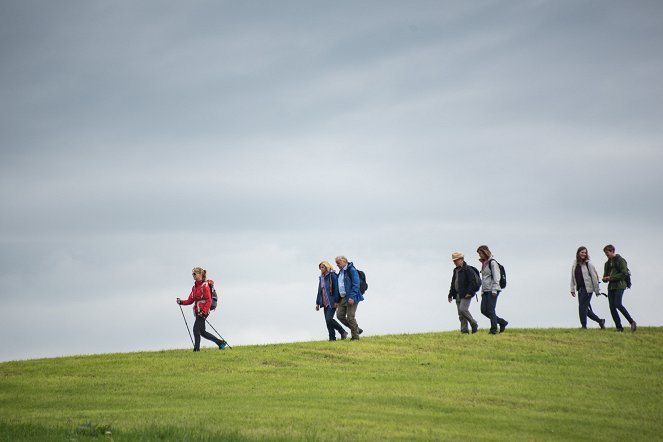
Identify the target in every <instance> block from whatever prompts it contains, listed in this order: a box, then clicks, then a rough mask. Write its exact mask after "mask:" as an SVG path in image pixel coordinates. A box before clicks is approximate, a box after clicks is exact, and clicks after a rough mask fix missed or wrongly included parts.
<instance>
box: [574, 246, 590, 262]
mask: <svg viewBox="0 0 663 442" xmlns="http://www.w3.org/2000/svg"><path fill="white" fill-rule="evenodd" d="M587 261H589V252H587V247H585V246H580V247H578V250H576V262H577V263H583V262H587Z"/></svg>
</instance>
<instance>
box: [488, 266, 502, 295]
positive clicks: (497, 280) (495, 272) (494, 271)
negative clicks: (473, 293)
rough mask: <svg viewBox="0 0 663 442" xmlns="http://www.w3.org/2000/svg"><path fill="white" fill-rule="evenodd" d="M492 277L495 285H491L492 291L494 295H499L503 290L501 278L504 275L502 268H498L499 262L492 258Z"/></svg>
mask: <svg viewBox="0 0 663 442" xmlns="http://www.w3.org/2000/svg"><path fill="white" fill-rule="evenodd" d="M490 275H491V277H492V279H493V283H492V284H491V285H490V291H491V292H492V293H493V295H497V292H499V291H500V290H501V287H500V278H501V277H502V275H501V273H500V266H498V265H497V261H495V260H494V259H492V258H491V260H490Z"/></svg>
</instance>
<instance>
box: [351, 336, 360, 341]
mask: <svg viewBox="0 0 663 442" xmlns="http://www.w3.org/2000/svg"><path fill="white" fill-rule="evenodd" d="M350 340H351V341H358V340H359V336H353V337H352V338H351V339H350Z"/></svg>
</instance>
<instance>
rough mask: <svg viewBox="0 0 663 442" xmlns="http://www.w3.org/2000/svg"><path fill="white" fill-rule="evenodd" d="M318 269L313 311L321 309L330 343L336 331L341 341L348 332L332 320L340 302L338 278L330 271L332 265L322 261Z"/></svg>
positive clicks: (334, 337)
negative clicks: (316, 291)
mask: <svg viewBox="0 0 663 442" xmlns="http://www.w3.org/2000/svg"><path fill="white" fill-rule="evenodd" d="M318 268H319V269H320V279H319V281H318V296H317V297H316V299H315V311H316V312H317V311H319V310H320V307H322V308H323V312H324V313H325V323H326V324H327V331H328V332H329V340H330V341H335V340H336V331H338V333H339V334H340V335H341V339H345V338H347V337H348V332H346V331H345V330H344V329H343V327H342V326H341V324H339V323H338V321H337V320H336V319H334V313H336V307H337V306H338V303H339V302H341V294H340V293H339V292H338V276H337V275H336V272H334V271H333V270H332V265H331V264H330V263H329V262H327V261H322V262H321V263H320V264H319V265H318Z"/></svg>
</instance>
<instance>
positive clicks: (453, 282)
mask: <svg viewBox="0 0 663 442" xmlns="http://www.w3.org/2000/svg"><path fill="white" fill-rule="evenodd" d="M455 296H456V270H453V273H452V274H451V287H449V302H451V300H452V299H454V297H455Z"/></svg>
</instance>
